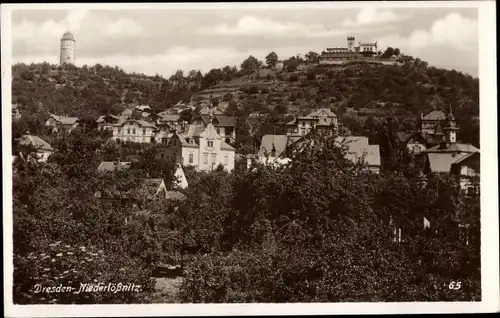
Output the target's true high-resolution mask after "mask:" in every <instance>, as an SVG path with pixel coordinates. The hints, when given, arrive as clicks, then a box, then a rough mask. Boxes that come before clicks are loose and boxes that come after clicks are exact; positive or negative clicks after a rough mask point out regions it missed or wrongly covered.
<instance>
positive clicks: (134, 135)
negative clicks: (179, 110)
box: [113, 120, 155, 143]
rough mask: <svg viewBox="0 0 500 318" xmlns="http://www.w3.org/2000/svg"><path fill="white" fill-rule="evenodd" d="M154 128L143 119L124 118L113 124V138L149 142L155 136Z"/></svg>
mask: <svg viewBox="0 0 500 318" xmlns="http://www.w3.org/2000/svg"><path fill="white" fill-rule="evenodd" d="M154 129H155V127H154V126H153V125H150V124H149V123H147V122H144V121H138V120H126V121H124V122H122V123H119V124H116V125H114V126H113V140H120V141H123V142H127V141H129V142H137V143H150V142H152V140H153V139H154V137H155V133H154Z"/></svg>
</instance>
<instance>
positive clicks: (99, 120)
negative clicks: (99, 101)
mask: <svg viewBox="0 0 500 318" xmlns="http://www.w3.org/2000/svg"><path fill="white" fill-rule="evenodd" d="M109 118H113V119H115V120H118V119H119V117H117V116H114V115H111V114H109V115H101V116H99V118H97V120H96V122H97V123H103V122H105V121H107V120H108V119H109Z"/></svg>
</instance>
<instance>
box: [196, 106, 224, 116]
mask: <svg viewBox="0 0 500 318" xmlns="http://www.w3.org/2000/svg"><path fill="white" fill-rule="evenodd" d="M210 112H213V114H214V115H221V114H222V112H221V111H220V110H218V109H217V107H204V108H202V109H201V110H200V114H201V115H208V114H210Z"/></svg>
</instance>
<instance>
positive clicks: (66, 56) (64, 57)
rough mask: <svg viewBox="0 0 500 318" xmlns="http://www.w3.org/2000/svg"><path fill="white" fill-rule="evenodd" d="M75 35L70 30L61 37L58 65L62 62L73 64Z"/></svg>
mask: <svg viewBox="0 0 500 318" xmlns="http://www.w3.org/2000/svg"><path fill="white" fill-rule="evenodd" d="M75 42H76V41H75V37H74V36H73V34H72V33H71V32H66V33H64V35H63V37H62V38H61V59H60V62H59V63H60V65H63V64H64V63H67V64H73V65H74V64H75Z"/></svg>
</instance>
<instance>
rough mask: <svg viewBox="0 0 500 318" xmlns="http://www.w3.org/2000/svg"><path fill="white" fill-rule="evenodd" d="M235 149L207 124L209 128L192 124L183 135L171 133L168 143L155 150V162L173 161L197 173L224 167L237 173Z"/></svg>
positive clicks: (158, 146) (212, 126)
mask: <svg viewBox="0 0 500 318" xmlns="http://www.w3.org/2000/svg"><path fill="white" fill-rule="evenodd" d="M234 157H235V149H234V148H233V147H232V146H230V145H229V144H227V143H226V141H225V140H224V138H223V137H222V136H221V135H219V134H218V133H217V130H216V128H215V127H214V125H213V124H212V123H211V121H208V123H207V126H205V127H203V126H202V125H196V124H191V125H189V126H188V127H187V129H186V130H185V131H184V132H182V133H177V132H173V133H171V134H170V135H169V136H168V138H167V139H166V142H165V143H163V144H159V145H157V147H156V155H155V159H156V160H173V161H174V162H175V163H177V164H181V165H184V166H193V167H194V168H195V169H196V170H198V171H211V170H214V169H216V168H217V167H218V166H219V165H222V166H223V167H224V168H225V169H226V170H228V171H232V170H233V169H234Z"/></svg>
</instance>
